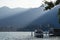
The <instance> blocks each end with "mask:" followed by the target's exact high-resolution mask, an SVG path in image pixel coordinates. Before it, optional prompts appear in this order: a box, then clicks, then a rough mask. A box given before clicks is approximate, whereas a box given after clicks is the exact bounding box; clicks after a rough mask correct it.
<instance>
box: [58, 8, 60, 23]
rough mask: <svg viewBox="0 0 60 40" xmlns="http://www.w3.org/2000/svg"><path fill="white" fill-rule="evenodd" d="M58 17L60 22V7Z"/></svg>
mask: <svg viewBox="0 0 60 40" xmlns="http://www.w3.org/2000/svg"><path fill="white" fill-rule="evenodd" d="M58 18H59V23H60V8H59V10H58Z"/></svg>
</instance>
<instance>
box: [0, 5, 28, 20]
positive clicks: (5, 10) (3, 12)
mask: <svg viewBox="0 0 60 40" xmlns="http://www.w3.org/2000/svg"><path fill="white" fill-rule="evenodd" d="M26 10H28V9H24V8H13V9H11V8H9V7H6V6H3V7H1V8H0V19H3V18H6V17H8V16H12V15H15V14H16V13H21V12H23V11H26Z"/></svg>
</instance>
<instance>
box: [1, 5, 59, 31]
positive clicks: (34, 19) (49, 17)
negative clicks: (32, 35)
mask: <svg viewBox="0 0 60 40" xmlns="http://www.w3.org/2000/svg"><path fill="white" fill-rule="evenodd" d="M58 8H60V5H57V6H56V7H54V8H52V9H51V10H47V11H44V7H43V6H41V7H39V8H32V9H29V10H27V11H24V12H23V11H22V12H16V11H15V12H14V13H16V14H14V15H13V16H8V17H6V18H3V19H0V31H21V30H26V29H27V30H35V28H37V27H38V26H39V25H44V24H53V25H54V26H55V27H60V24H59V23H58V15H57V13H58ZM0 10H1V8H0ZM6 10H8V9H6ZM14 10H15V9H14ZM9 15H10V14H9Z"/></svg>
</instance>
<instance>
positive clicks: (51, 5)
mask: <svg viewBox="0 0 60 40" xmlns="http://www.w3.org/2000/svg"><path fill="white" fill-rule="evenodd" d="M44 3H45V4H47V5H48V6H46V7H45V10H48V9H51V8H53V7H54V6H56V5H58V4H60V0H57V1H56V2H55V3H53V2H48V1H45V2H44Z"/></svg>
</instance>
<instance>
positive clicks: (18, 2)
mask: <svg viewBox="0 0 60 40" xmlns="http://www.w3.org/2000/svg"><path fill="white" fill-rule="evenodd" d="M42 1H43V0H0V7H2V6H7V7H10V8H16V7H21V8H35V7H39V6H40V5H41V4H42ZM52 1H54V0H52Z"/></svg>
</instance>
